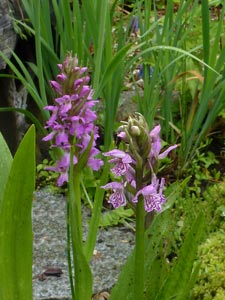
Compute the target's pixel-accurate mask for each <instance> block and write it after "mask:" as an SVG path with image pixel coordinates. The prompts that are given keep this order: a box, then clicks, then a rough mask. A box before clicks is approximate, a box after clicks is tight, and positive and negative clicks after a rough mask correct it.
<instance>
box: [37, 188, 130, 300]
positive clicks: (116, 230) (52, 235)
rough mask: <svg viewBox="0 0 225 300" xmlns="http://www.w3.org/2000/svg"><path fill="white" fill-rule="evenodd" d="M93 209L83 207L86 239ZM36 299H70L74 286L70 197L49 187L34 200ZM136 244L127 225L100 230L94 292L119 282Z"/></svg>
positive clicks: (93, 263)
mask: <svg viewBox="0 0 225 300" xmlns="http://www.w3.org/2000/svg"><path fill="white" fill-rule="evenodd" d="M89 214H90V212H89V210H88V208H87V207H83V231H84V238H85V236H86V234H87V230H88V227H87V222H88V218H89ZM33 231H34V246H33V248H34V249H33V299H34V300H41V299H42V300H44V299H45V300H47V299H51V300H56V299H57V300H58V299H60V300H68V299H71V298H70V285H69V278H68V270H67V255H66V198H65V197H64V196H63V195H60V194H52V193H51V192H50V189H48V188H45V189H42V190H38V191H37V192H36V193H35V199H34V202H33ZM133 245H134V234H133V232H132V231H131V230H130V229H128V228H126V227H124V226H116V227H107V228H104V229H100V230H99V233H98V238H97V243H96V247H95V250H94V255H93V259H92V261H91V268H92V273H93V281H94V282H93V294H95V293H98V292H100V291H109V290H110V289H111V288H112V286H113V285H114V284H115V282H116V280H117V278H118V275H119V273H120V270H121V266H122V265H123V264H124V263H125V262H126V258H127V256H128V255H129V254H130V252H131V250H132V249H133ZM49 268H53V269H54V270H55V268H59V269H60V270H62V272H63V273H62V274H61V275H60V276H59V277H57V276H42V274H43V273H44V272H45V271H46V269H49Z"/></svg>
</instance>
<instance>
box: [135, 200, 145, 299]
mask: <svg viewBox="0 0 225 300" xmlns="http://www.w3.org/2000/svg"><path fill="white" fill-rule="evenodd" d="M144 228H145V212H144V199H143V197H139V199H138V203H137V210H136V232H135V244H136V245H135V283H134V299H138V300H143V299H144V254H145V253H144V250H145V247H144V246H145V245H144V244H145V241H144V232H145V230H144Z"/></svg>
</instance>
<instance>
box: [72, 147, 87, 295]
mask: <svg viewBox="0 0 225 300" xmlns="http://www.w3.org/2000/svg"><path fill="white" fill-rule="evenodd" d="M73 153H74V151H73V147H71V155H70V174H69V195H68V197H69V221H70V232H71V241H72V252H73V266H74V287H75V298H74V299H75V300H81V299H82V300H90V299H91V295H92V273H91V269H90V266H89V264H88V262H87V259H86V258H85V255H84V252H83V235H82V212H81V195H80V182H81V172H80V171H79V169H78V168H77V169H76V168H75V167H74V166H73Z"/></svg>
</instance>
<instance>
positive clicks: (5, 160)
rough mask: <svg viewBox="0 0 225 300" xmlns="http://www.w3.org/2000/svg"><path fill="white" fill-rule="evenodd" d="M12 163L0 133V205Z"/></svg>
mask: <svg viewBox="0 0 225 300" xmlns="http://www.w3.org/2000/svg"><path fill="white" fill-rule="evenodd" d="M11 164H12V155H11V153H10V150H9V148H8V145H7V144H6V142H5V140H4V137H3V136H2V134H1V133H0V207H1V203H2V199H3V195H4V190H5V186H6V182H7V179H8V176H9V172H10V168H11Z"/></svg>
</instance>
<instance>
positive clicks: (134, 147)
mask: <svg viewBox="0 0 225 300" xmlns="http://www.w3.org/2000/svg"><path fill="white" fill-rule="evenodd" d="M125 127H126V129H125V132H126V135H127V140H128V144H129V146H130V151H131V152H133V154H134V155H135V153H138V155H139V156H140V157H141V158H142V159H143V160H145V159H147V157H148V154H149V151H150V149H151V139H150V137H149V128H148V124H147V122H146V121H145V119H144V117H143V116H142V115H141V114H140V113H137V112H136V113H134V114H133V115H132V116H129V118H128V122H127V125H126V126H125Z"/></svg>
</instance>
